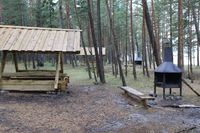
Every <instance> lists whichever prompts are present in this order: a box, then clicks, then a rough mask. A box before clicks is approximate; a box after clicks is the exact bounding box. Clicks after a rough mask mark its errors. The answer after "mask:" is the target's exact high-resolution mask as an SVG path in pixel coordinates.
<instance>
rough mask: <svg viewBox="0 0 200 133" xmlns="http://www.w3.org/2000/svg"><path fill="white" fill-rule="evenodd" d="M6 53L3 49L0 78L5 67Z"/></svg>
mask: <svg viewBox="0 0 200 133" xmlns="http://www.w3.org/2000/svg"><path fill="white" fill-rule="evenodd" d="M7 53H8V52H7V51H3V55H2V59H1V69H0V79H1V78H2V75H3V71H4V68H5V64H6V57H7Z"/></svg>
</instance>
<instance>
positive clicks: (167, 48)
mask: <svg viewBox="0 0 200 133" xmlns="http://www.w3.org/2000/svg"><path fill="white" fill-rule="evenodd" d="M163 50H164V51H163V52H164V57H163V62H173V52H172V44H170V41H169V40H168V39H166V38H164V39H163Z"/></svg>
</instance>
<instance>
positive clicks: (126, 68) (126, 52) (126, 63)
mask: <svg viewBox="0 0 200 133" xmlns="http://www.w3.org/2000/svg"><path fill="white" fill-rule="evenodd" d="M125 4H126V46H125V75H126V76H127V75H128V57H127V56H128V40H129V37H128V36H129V34H128V0H126V1H125Z"/></svg>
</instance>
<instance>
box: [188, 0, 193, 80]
mask: <svg viewBox="0 0 200 133" xmlns="http://www.w3.org/2000/svg"><path fill="white" fill-rule="evenodd" d="M190 10H191V1H188V36H189V37H188V42H189V43H188V45H189V46H188V48H189V49H188V53H189V54H188V57H189V64H188V65H189V72H188V73H189V78H190V79H191V82H192V83H193V69H192V24H191V22H192V16H191V14H190Z"/></svg>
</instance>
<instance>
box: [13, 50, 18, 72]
mask: <svg viewBox="0 0 200 133" xmlns="http://www.w3.org/2000/svg"><path fill="white" fill-rule="evenodd" d="M12 53H13V61H14V64H15V71H16V72H18V71H19V68H18V63H17V56H16V55H17V54H16V52H12Z"/></svg>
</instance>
